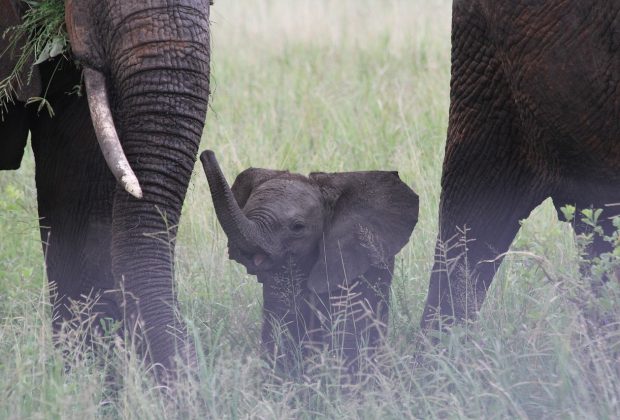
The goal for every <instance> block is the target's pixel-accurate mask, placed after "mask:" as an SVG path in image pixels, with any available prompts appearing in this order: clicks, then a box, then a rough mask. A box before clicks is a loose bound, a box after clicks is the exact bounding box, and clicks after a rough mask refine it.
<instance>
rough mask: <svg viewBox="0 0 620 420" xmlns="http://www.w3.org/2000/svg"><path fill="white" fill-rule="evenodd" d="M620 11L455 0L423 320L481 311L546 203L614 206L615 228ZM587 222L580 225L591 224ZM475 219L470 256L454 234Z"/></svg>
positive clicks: (605, 223)
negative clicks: (513, 248)
mask: <svg viewBox="0 0 620 420" xmlns="http://www.w3.org/2000/svg"><path fill="white" fill-rule="evenodd" d="M619 16H620V1H618V0H611V1H600V0H546V1H537V0H513V1H497V0H467V1H466V0H455V1H454V2H453V15H452V80H451V86H450V116H449V124H448V136H447V140H446V149H445V158H444V163H443V173H442V179H441V201H440V205H439V232H438V237H437V239H438V241H437V254H436V257H435V266H434V268H433V271H432V274H431V276H430V281H429V288H428V297H427V301H426V307H425V309H424V314H423V316H422V327H423V328H438V327H439V326H440V322H439V321H443V323H444V325H445V323H450V322H452V320H453V319H456V320H463V319H468V318H470V319H471V318H474V317H475V316H476V313H477V312H478V310H479V308H480V306H481V305H482V302H483V300H484V298H485V295H486V292H487V290H488V288H489V287H490V285H491V282H492V281H493V277H494V276H495V273H496V271H497V270H498V268H499V266H500V264H501V261H502V257H503V254H504V253H505V252H506V251H508V249H509V247H510V244H511V242H512V241H513V239H514V237H515V235H516V234H517V232H518V231H519V228H520V223H519V221H520V220H522V219H525V218H527V217H528V216H529V214H530V212H531V211H532V210H533V209H534V208H536V207H537V206H538V205H539V204H540V203H541V202H542V201H543V200H545V199H547V198H551V199H552V200H553V203H554V205H555V207H556V209H557V211H558V215H559V216H560V218H561V219H563V214H562V211H561V208H562V207H563V206H565V205H567V204H570V205H573V206H575V207H576V208H577V211H580V210H582V209H587V208H592V207H594V208H600V209H604V212H603V215H602V216H601V218H600V223H601V227H602V228H603V230H604V231H605V234H606V235H610V234H611V233H612V232H613V231H614V227H613V225H612V223H611V220H610V218H611V217H613V216H616V215H618V214H620V207H619V206H608V204H613V203H618V202H620V188H619V185H620V141H619V140H618V135H619V133H620V101H619V98H620V54H619V51H620V19H619ZM577 214H578V213H577ZM576 219H577V220H576V221H575V222H574V223H573V226H574V228H575V231H576V232H577V233H584V232H588V231H589V230H591V228H590V227H589V226H587V225H586V224H585V223H582V222H581V220H580V219H581V217H579V216H577V217H576ZM465 227H466V228H467V229H468V231H467V238H468V239H469V240H470V242H469V243H467V252H466V253H465V247H464V246H462V243H461V246H458V244H457V243H456V242H455V241H454V238H455V237H458V236H461V235H460V232H462V231H463V229H464V228H465ZM446 244H448V246H446ZM455 245H456V246H455ZM608 251H610V246H609V244H608V243H606V242H604V241H603V240H601V238H596V239H595V240H594V243H593V244H592V246H591V248H590V249H589V253H590V256H591V257H595V256H597V255H600V254H601V253H602V252H608ZM465 267H466V268H467V270H468V275H463V273H464V272H466V271H465V270H461V268H465Z"/></svg>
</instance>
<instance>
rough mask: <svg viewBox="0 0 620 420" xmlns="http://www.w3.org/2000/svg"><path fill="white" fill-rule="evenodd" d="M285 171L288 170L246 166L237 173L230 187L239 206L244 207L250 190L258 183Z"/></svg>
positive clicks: (250, 192)
mask: <svg viewBox="0 0 620 420" xmlns="http://www.w3.org/2000/svg"><path fill="white" fill-rule="evenodd" d="M285 173H288V171H276V170H273V169H261V168H248V169H246V170H245V171H243V172H241V173H240V174H239V175H237V178H236V179H235V182H234V183H233V185H232V187H231V188H230V189H231V190H232V193H233V195H234V196H235V200H237V203H238V204H239V207H241V208H243V207H245V203H247V201H248V198H250V195H251V194H252V190H254V189H255V188H256V187H258V186H259V185H260V184H262V183H264V182H266V181H269V180H270V179H273V178H277V177H279V176H280V175H282V174H285Z"/></svg>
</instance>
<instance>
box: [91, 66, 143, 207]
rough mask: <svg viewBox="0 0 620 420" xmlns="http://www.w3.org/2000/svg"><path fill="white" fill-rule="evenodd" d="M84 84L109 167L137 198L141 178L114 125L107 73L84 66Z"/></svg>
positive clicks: (139, 193)
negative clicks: (135, 171)
mask: <svg viewBox="0 0 620 420" xmlns="http://www.w3.org/2000/svg"><path fill="white" fill-rule="evenodd" d="M84 84H85V85H86V97H87V98H88V108H89V109H90V116H91V119H92V120H93V126H94V127H95V134H96V135H97V141H98V142H99V147H100V148H101V152H102V153H103V158H104V159H105V161H106V163H107V164H108V168H110V170H111V171H112V174H113V175H114V177H115V178H116V180H117V181H118V182H120V184H121V185H122V186H123V188H125V190H126V191H127V192H128V193H129V194H131V195H133V196H134V197H136V198H142V188H140V183H139V182H138V178H136V175H135V174H134V172H133V170H132V169H131V166H129V162H128V161H127V157H126V156H125V152H123V148H122V146H121V142H120V140H119V138H118V134H117V132H116V127H114V120H113V119H112V112H111V111H110V102H109V101H108V93H107V90H106V87H105V76H104V75H103V74H102V73H100V72H98V71H96V70H93V69H90V68H87V67H85V68H84Z"/></svg>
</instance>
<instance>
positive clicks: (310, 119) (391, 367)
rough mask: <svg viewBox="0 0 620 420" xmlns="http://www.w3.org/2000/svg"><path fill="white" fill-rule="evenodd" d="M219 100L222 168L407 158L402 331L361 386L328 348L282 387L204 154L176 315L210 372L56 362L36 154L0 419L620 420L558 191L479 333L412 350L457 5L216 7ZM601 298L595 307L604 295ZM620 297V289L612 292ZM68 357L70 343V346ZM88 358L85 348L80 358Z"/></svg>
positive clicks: (215, 117)
mask: <svg viewBox="0 0 620 420" xmlns="http://www.w3.org/2000/svg"><path fill="white" fill-rule="evenodd" d="M211 18H212V21H213V25H212V31H213V37H214V41H213V49H214V52H213V57H212V63H213V73H212V76H213V77H212V80H213V85H212V90H213V97H212V99H211V109H210V110H209V114H208V117H207V127H206V129H205V133H204V138H203V142H202V148H201V149H205V148H210V149H213V150H215V152H216V154H217V156H218V160H219V161H220V163H221V165H222V166H223V168H224V170H225V172H226V174H227V176H228V177H229V180H230V181H232V180H233V179H234V176H236V175H237V174H238V173H239V172H240V171H241V170H243V169H245V168H247V167H249V166H256V167H265V168H275V169H283V168H286V169H290V170H291V171H297V172H302V173H307V172H310V171H314V170H324V171H350V170H365V169H385V170H387V169H390V170H398V171H399V172H400V174H401V177H402V178H403V179H404V180H405V182H407V183H408V184H409V185H411V186H412V187H413V188H414V189H415V190H416V191H417V193H418V194H419V195H420V203H421V207H420V222H419V224H418V226H417V227H416V229H415V231H414V233H413V236H412V238H411V241H410V243H409V245H408V246H407V247H406V248H405V249H404V250H403V251H402V252H401V254H400V255H399V258H398V261H397V269H396V270H395V276H394V286H393V296H392V299H393V306H392V312H391V313H392V318H391V321H390V322H391V331H390V337H389V345H388V348H387V349H386V351H385V354H384V355H383V357H382V362H381V364H380V366H379V368H378V369H376V371H373V374H372V375H371V377H370V380H369V383H368V384H366V385H365V386H357V387H352V388H348V389H343V388H341V387H340V386H339V385H338V383H339V377H338V373H337V372H336V371H335V370H334V366H333V364H332V363H331V362H329V361H328V362H325V363H323V364H319V365H318V366H316V368H317V370H318V372H320V373H319V374H317V375H316V376H315V377H313V378H312V380H308V381H297V382H295V381H288V382H285V383H279V382H278V381H276V380H274V379H273V378H270V377H268V375H266V374H265V372H264V370H262V369H261V368H262V362H261V361H260V357H259V336H260V322H261V319H260V308H261V291H260V287H259V284H258V283H257V282H256V280H255V278H254V277H252V276H248V275H247V274H245V270H244V269H243V268H242V267H241V266H239V265H237V264H235V263H234V262H231V261H229V260H228V259H227V254H226V240H225V238H224V237H223V233H222V231H221V229H220V227H219V226H218V224H217V221H216V219H215V215H214V212H213V209H212V206H211V200H210V198H209V192H208V187H207V183H206V179H205V178H204V175H203V173H202V169H201V168H200V167H199V166H198V165H197V166H196V170H195V173H194V176H193V178H192V181H191V186H190V190H189V193H188V197H187V200H186V203H185V208H184V216H183V220H182V223H181V228H180V232H179V237H178V245H177V249H178V254H177V255H178V265H177V273H178V289H179V295H180V301H181V306H182V308H181V312H182V315H183V317H184V318H185V319H186V320H187V321H188V323H189V324H190V328H191V331H192V332H193V333H194V334H195V336H196V338H197V342H198V344H199V347H200V348H201V351H200V366H199V369H198V372H197V373H198V375H197V376H198V379H199V380H198V381H194V380H191V381H186V382H183V383H181V384H180V385H179V386H178V389H177V393H176V395H175V396H174V397H173V398H172V399H164V398H162V397H161V393H160V391H159V390H158V389H157V388H156V387H154V386H153V385H152V384H151V383H150V382H149V381H148V375H145V374H144V372H143V370H142V368H141V366H140V363H139V361H138V360H136V359H135V358H129V357H128V355H127V353H126V352H125V351H124V350H122V349H121V348H115V352H114V354H113V355H112V356H111V361H110V362H109V364H108V366H109V367H113V368H114V369H116V370H117V371H121V372H123V376H124V381H123V384H122V385H121V387H120V389H119V390H118V392H117V394H116V395H112V396H111V395H110V394H109V392H107V393H106V392H105V391H104V387H103V385H102V382H103V380H104V377H103V374H102V373H101V369H100V368H98V367H97V366H94V365H93V364H92V363H91V362H90V361H89V360H88V359H83V358H79V357H75V358H74V359H73V360H74V361H73V362H72V364H73V365H74V366H73V369H71V371H70V372H69V373H63V362H62V354H61V352H60V351H59V350H57V349H55V348H53V347H52V345H51V337H50V336H51V332H50V319H49V318H50V314H49V312H50V308H49V305H48V303H47V302H48V300H47V291H46V286H45V281H44V270H43V262H42V257H41V251H40V243H39V240H38V231H37V229H36V226H37V219H36V201H35V196H36V194H35V189H34V177H33V172H34V171H33V162H32V155H31V153H30V152H29V153H28V155H27V157H26V162H25V165H24V167H23V168H22V169H21V170H20V171H18V172H7V173H2V174H1V176H0V235H1V236H0V238H1V240H0V418H42V419H43V418H45V419H48V418H59V419H60V418H63V419H65V418H68V419H70V418H80V419H83V418H94V417H112V418H149V419H151V418H170V417H182V418H184V417H190V418H204V417H212V418H277V419H279V418H283V419H284V418H314V417H321V418H322V417H328V418H368V419H374V418H388V419H389V418H395V419H401V418H505V417H533V418H617V416H618V414H619V413H620V406H619V404H620V401H619V398H620V397H619V395H620V377H619V373H618V364H619V363H620V361H619V359H618V352H619V350H620V338H619V336H618V333H617V332H614V330H613V329H609V330H601V331H594V332H593V331H592V330H591V328H589V327H588V324H587V322H586V319H585V318H584V313H585V312H584V311H581V310H578V308H580V307H581V306H580V303H582V300H580V299H575V296H578V295H579V290H580V286H581V284H580V282H581V280H580V277H579V270H578V257H577V250H576V245H575V241H574V239H573V236H572V232H571V229H570V226H568V225H566V224H561V223H559V222H558V221H557V218H556V215H555V211H554V210H553V208H552V206H551V205H550V203H549V202H545V203H544V204H543V205H542V206H541V207H540V208H538V209H537V210H536V211H535V212H534V214H533V215H532V216H531V217H530V218H529V219H528V220H527V221H526V222H525V223H524V225H523V228H522V230H521V232H520V234H519V236H518V238H517V240H516V241H515V243H514V245H513V248H512V249H513V250H514V251H527V252H531V253H532V254H534V255H536V256H539V257H542V258H544V262H543V263H542V264H543V266H544V267H545V269H547V271H549V272H551V273H552V277H553V279H554V280H555V281H550V280H549V279H548V278H547V276H546V275H545V273H544V271H543V270H542V269H541V265H540V264H539V263H537V261H541V260H540V259H539V258H534V257H531V256H527V255H523V254H514V255H512V256H509V257H507V259H506V261H505V262H504V264H503V266H502V269H501V270H500V273H499V274H498V276H497V277H496V279H495V281H494V284H493V287H492V289H491V291H490V293H489V296H488V299H487V301H486V303H485V305H484V307H483V310H482V312H481V314H480V319H479V321H478V322H477V323H476V324H475V325H473V326H470V327H469V331H468V334H469V339H468V340H464V339H463V338H464V331H462V330H457V331H455V333H454V334H453V335H452V336H451V337H446V338H445V339H444V342H442V345H440V346H439V347H437V348H436V349H435V350H429V351H428V352H426V353H420V352H419V344H420V342H421V340H422V338H421V337H420V336H419V335H418V333H419V329H418V323H419V317H420V315H421V312H422V308H423V305H424V300H425V297H426V290H427V281H428V276H429V270H430V268H431V264H432V260H433V255H432V251H433V247H434V241H435V235H436V225H437V207H438V200H439V180H440V175H441V163H442V158H443V148H444V140H445V133H446V124H447V110H448V89H449V62H450V2H449V1H446V0H424V1H423V0H381V1H377V0H374V1H371V0H338V1H330V0H317V1H313V2H308V1H303V0H245V1H243V2H234V1H225V0H221V1H216V5H215V7H214V8H213V10H212V17H211ZM595 304H599V302H595ZM600 304H601V305H603V304H606V305H608V307H609V308H611V311H612V312H613V311H614V310H615V311H616V313H617V312H618V307H619V305H618V302H617V301H613V300H608V301H605V302H600ZM72 354H73V353H72ZM78 354H79V353H78Z"/></svg>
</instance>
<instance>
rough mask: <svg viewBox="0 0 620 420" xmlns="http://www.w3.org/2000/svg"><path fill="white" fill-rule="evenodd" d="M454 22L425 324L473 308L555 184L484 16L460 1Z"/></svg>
mask: <svg viewBox="0 0 620 420" xmlns="http://www.w3.org/2000/svg"><path fill="white" fill-rule="evenodd" d="M461 9H463V10H461ZM453 26H454V28H453V50H452V51H453V53H452V54H453V55H452V83H451V92H450V98H451V104H450V119H449V128H448V138H447V141H446V154H445V159H444V164H443V174H442V181H441V184H442V192H441V201H440V208H439V234H438V235H437V246H436V255H435V263H434V267H433V271H432V274H431V278H430V284H429V291H428V297H427V301H426V306H425V309H424V314H423V316H422V327H423V328H427V327H429V326H431V325H434V326H435V327H437V326H438V323H437V322H436V321H439V320H440V319H443V320H448V321H449V320H451V319H453V318H456V319H457V320H459V319H465V318H473V317H474V316H475V315H476V312H477V311H478V309H479V308H480V305H481V304H482V301H483V300H484V298H485V295H486V292H487V289H488V287H489V286H490V284H491V281H492V280H493V276H494V275H495V272H496V271H497V268H498V267H499V264H500V262H501V260H502V259H501V257H499V258H498V256H501V255H502V254H503V253H505V252H506V251H507V250H508V248H509V246H510V244H511V242H512V240H513V239H514V237H515V235H516V233H517V231H518V229H519V221H520V220H521V219H524V218H526V217H527V216H528V215H529V213H530V212H531V210H532V209H533V208H534V207H535V206H537V205H538V204H539V203H540V202H541V201H542V200H543V199H544V198H545V197H546V196H548V194H549V188H550V187H551V182H550V180H549V179H548V178H549V175H547V174H545V173H544V172H542V171H544V170H546V169H547V168H546V167H544V166H543V167H541V166H540V165H538V166H537V164H536V160H535V158H532V156H534V154H535V153H536V152H535V151H533V150H530V148H528V147H526V146H525V144H526V141H525V139H526V138H527V139H529V140H530V141H528V144H532V143H533V144H541V143H542V142H536V141H531V140H534V138H533V136H534V135H536V133H535V132H534V131H533V130H525V129H524V128H523V118H522V117H523V116H522V115H520V113H519V112H518V111H517V110H516V108H515V107H516V105H515V101H514V99H513V97H512V94H511V89H510V85H509V83H508V77H507V75H506V74H505V73H504V68H503V66H502V63H501V62H500V59H499V57H498V56H497V54H496V52H495V50H494V48H493V47H492V46H491V45H490V44H489V43H485V42H484V41H485V40H486V39H487V38H488V36H489V35H488V34H487V33H486V31H485V20H484V18H483V17H481V16H476V12H475V11H473V10H471V8H469V6H467V5H466V4H465V3H462V4H461V3H459V4H455V6H454V18H453ZM526 136H528V137H526ZM537 171H540V172H537ZM465 241H467V242H465Z"/></svg>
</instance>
